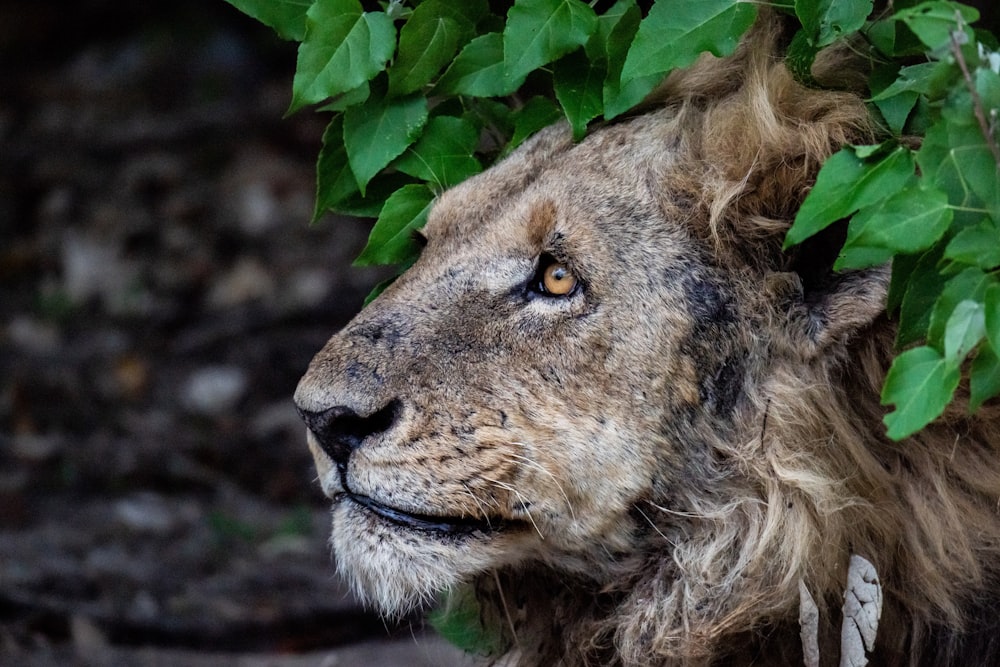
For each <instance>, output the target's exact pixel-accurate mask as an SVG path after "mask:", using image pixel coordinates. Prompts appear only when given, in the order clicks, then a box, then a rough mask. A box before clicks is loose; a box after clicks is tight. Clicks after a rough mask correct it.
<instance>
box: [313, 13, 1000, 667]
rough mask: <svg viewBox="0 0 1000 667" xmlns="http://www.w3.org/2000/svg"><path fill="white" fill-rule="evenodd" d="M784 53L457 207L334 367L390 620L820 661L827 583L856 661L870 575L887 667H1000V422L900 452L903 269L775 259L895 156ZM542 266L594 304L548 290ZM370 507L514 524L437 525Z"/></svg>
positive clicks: (497, 173)
mask: <svg viewBox="0 0 1000 667" xmlns="http://www.w3.org/2000/svg"><path fill="white" fill-rule="evenodd" d="M777 33H778V28H777V27H776V26H775V25H774V21H773V20H772V19H770V18H766V19H764V20H762V21H761V23H760V25H758V26H757V27H756V28H755V29H754V31H753V32H752V34H751V37H750V38H748V40H746V42H745V43H744V44H743V45H742V46H741V48H740V49H739V50H738V52H737V54H736V55H734V56H733V57H731V58H727V59H716V58H711V57H705V58H703V59H702V60H701V61H699V63H698V64H696V65H695V66H694V67H692V68H690V69H689V70H687V71H685V72H681V73H677V74H675V75H673V76H672V77H671V78H670V79H669V80H668V81H667V82H666V84H665V86H664V87H663V89H662V90H661V91H660V93H659V94H658V96H657V102H656V104H655V105H654V107H653V108H650V109H648V110H647V111H646V112H644V113H642V114H640V115H637V116H635V117H633V118H630V119H628V120H624V121H621V122H618V123H614V124H611V125H609V126H607V127H604V128H601V129H599V130H597V131H596V132H594V133H593V134H592V135H591V136H590V137H588V138H587V139H585V140H584V141H583V142H581V143H580V144H578V145H573V144H572V142H571V141H570V137H569V131H568V129H567V128H565V127H562V126H556V127H554V128H550V129H548V130H545V131H543V132H542V133H540V134H539V135H538V136H537V137H535V138H534V139H532V140H531V141H529V142H528V143H527V144H526V145H525V146H524V147H522V148H520V149H519V150H518V151H517V152H515V153H514V154H513V155H512V156H511V157H509V158H508V159H507V160H506V161H504V162H503V163H502V164H500V165H498V166H497V167H495V168H493V169H491V170H489V171H487V172H486V173H484V174H482V175H480V176H478V177H475V178H473V179H471V180H470V181H467V182H466V183H464V184H462V185H461V186H459V187H457V188H455V189H453V190H451V191H449V192H447V193H445V194H444V195H443V196H441V197H440V198H439V201H438V202H437V203H436V204H435V207H434V209H433V211H432V213H431V218H430V220H429V222H428V225H427V229H426V234H427V237H428V245H427V248H426V249H425V251H424V253H423V255H422V257H421V259H420V260H419V261H418V263H417V264H416V265H415V266H414V267H413V268H412V269H410V271H408V272H407V273H406V274H404V275H403V276H402V277H401V278H400V279H399V280H398V281H397V282H396V283H395V284H394V285H393V286H391V287H390V288H389V289H388V290H387V291H386V292H385V293H384V294H383V295H382V296H381V297H380V298H379V299H377V300H376V301H375V302H374V303H373V304H372V305H371V306H370V307H369V308H368V309H366V310H365V311H364V312H363V313H361V314H360V315H359V316H358V317H357V318H356V319H355V320H354V321H353V322H352V323H351V324H350V325H348V326H347V327H346V328H345V330H344V331H342V332H341V333H339V334H338V335H337V336H335V337H334V338H333V339H331V341H330V342H329V343H328V344H327V346H326V347H325V348H324V349H323V351H322V352H320V353H319V354H318V355H317V356H316V358H315V359H314V361H313V363H312V364H311V365H310V368H309V371H308V373H307V374H306V376H305V377H304V378H303V380H302V382H301V383H300V385H299V388H298V390H297V392H296V401H297V403H298V405H299V407H300V409H302V410H303V411H304V412H305V413H307V414H311V415H312V417H310V419H311V420H312V421H311V424H313V426H314V430H318V431H319V433H310V437H309V443H310V447H311V449H312V451H313V453H314V455H315V458H316V463H317V468H318V470H319V474H320V481H321V483H322V486H323V489H324V491H325V492H326V493H327V494H328V495H329V496H330V497H331V498H333V499H334V507H335V509H334V530H333V545H334V550H335V554H336V557H337V559H338V567H339V569H340V571H341V572H342V573H343V574H344V575H345V576H346V577H347V579H348V580H350V581H351V582H353V584H354V585H355V587H356V588H357V590H358V592H359V593H360V594H361V595H363V596H364V597H365V598H366V599H368V600H370V601H371V602H372V603H373V604H375V605H377V606H378V607H379V608H380V609H382V610H383V611H384V612H385V613H387V614H395V613H400V612H403V611H406V610H408V609H411V608H412V607H413V606H415V605H420V604H424V603H426V602H428V601H430V600H431V599H433V598H434V597H435V596H436V595H437V594H438V593H439V592H441V591H449V590H451V591H455V590H457V589H458V588H463V589H465V590H471V591H472V592H473V593H474V595H475V597H476V598H477V599H478V601H479V605H480V616H481V621H482V623H483V624H484V625H485V626H488V627H489V628H490V629H491V630H493V631H496V632H499V633H501V635H502V637H503V639H502V643H503V645H504V646H505V647H506V648H505V649H504V652H503V653H502V654H501V655H498V656H492V658H491V659H492V660H493V661H495V662H496V663H497V664H505V665H538V666H542V665H546V666H547V665H557V664H559V665H567V666H569V665H612V664H621V665H630V666H631V665H635V666H639V665H701V664H706V665H708V664H732V665H742V664H754V665H765V664H774V665H785V664H801V661H802V656H801V646H800V643H799V638H798V633H799V628H798V622H797V619H798V604H799V588H798V587H799V582H800V581H801V582H803V583H804V584H805V586H806V587H807V588H808V590H809V591H810V592H811V593H812V595H813V597H814V598H815V599H816V601H817V602H818V604H819V607H820V614H821V631H820V645H821V649H822V655H823V659H824V661H829V662H830V663H831V664H836V663H837V660H838V656H837V652H838V649H837V643H838V642H837V638H838V637H839V628H840V623H841V619H840V611H839V609H840V605H841V601H842V599H841V596H842V591H843V589H844V584H845V581H846V569H847V566H848V561H849V558H850V556H851V554H859V555H861V556H864V557H865V558H867V559H868V560H869V561H871V562H872V563H873V564H874V565H875V567H876V569H877V570H878V572H879V575H880V577H881V581H882V586H883V593H884V596H885V602H884V611H883V617H882V623H881V626H880V630H879V634H878V640H877V646H876V651H875V653H874V655H873V656H872V660H873V663H875V664H884V665H896V664H911V665H929V664H934V665H939V664H940V665H944V664H952V665H969V664H993V663H996V662H998V661H1000V646H998V640H997V636H998V633H1000V620H998V613H1000V612H998V610H1000V516H998V507H1000V452H998V444H1000V433H998V430H997V427H998V421H997V411H996V407H995V406H992V405H988V406H986V407H985V408H984V409H982V410H981V411H980V413H979V414H978V415H977V416H976V417H975V418H970V417H968V416H967V415H966V414H965V413H964V410H963V409H962V408H961V407H954V408H951V409H949V411H948V413H947V414H946V415H945V416H944V417H943V418H941V419H940V420H938V421H937V422H936V423H935V424H933V425H931V426H930V427H928V428H927V429H925V430H924V431H922V432H921V433H919V434H917V435H916V436H914V437H912V438H910V439H908V440H906V441H904V442H899V443H894V442H891V441H889V440H887V439H886V438H885V437H884V436H883V432H884V428H883V426H882V424H881V417H882V415H883V414H884V409H883V408H881V407H880V406H879V389H880V387H881V384H882V381H883V378H884V374H885V371H886V368H887V366H888V363H889V360H890V358H891V354H892V339H893V335H894V331H893V325H892V323H891V322H890V321H889V320H888V319H887V318H886V316H885V314H884V312H883V303H884V299H885V291H886V285H887V282H888V276H887V269H885V268H881V269H876V270H871V271H864V272H854V273H848V274H840V275H835V274H832V273H831V272H830V266H831V264H832V256H831V252H830V249H831V248H835V247H836V239H832V240H827V239H819V240H817V241H815V242H812V243H808V244H806V245H805V246H803V247H802V248H799V249H796V250H794V251H793V252H790V253H783V252H782V251H781V248H780V246H781V242H782V240H783V236H784V232H785V230H787V228H788V226H789V225H790V223H791V220H792V218H793V217H794V214H795V211H796V210H797V208H798V206H799V204H800V203H801V201H802V198H803V197H804V196H805V194H806V193H807V191H808V189H809V187H810V186H811V184H812V182H813V180H814V178H815V174H816V172H817V170H818V167H819V165H820V164H821V163H822V161H823V160H824V159H825V158H826V157H827V156H828V155H830V154H831V153H832V152H834V151H835V150H837V149H838V148H839V147H840V146H841V145H842V144H844V143H849V142H853V143H864V142H870V141H872V140H874V139H875V137H876V132H875V131H874V130H873V128H872V127H870V125H869V117H868V114H867V111H866V109H865V107H864V105H863V103H862V100H861V98H860V97H859V96H858V95H856V94H853V93H850V92H831V91H829V90H817V89H810V88H806V87H804V86H802V85H799V84H797V83H796V82H794V81H793V80H792V78H791V76H790V75H789V73H788V71H787V70H786V69H785V67H784V65H783V64H782V63H781V62H780V61H778V60H777V59H775V57H774V55H773V54H774V52H775V50H776V49H775V46H774V44H775V41H776V40H777V39H779V38H778V36H777ZM841 56H842V54H841V55H838V54H836V53H828V54H826V55H825V56H824V58H822V59H821V61H820V62H819V63H818V64H817V68H816V70H815V71H814V73H815V74H816V76H817V78H819V79H820V80H829V78H828V75H830V74H831V73H832V74H837V75H840V74H843V73H844V72H846V71H850V70H849V68H846V65H845V63H846V61H845V60H844V59H843V58H842V57H841ZM831 244H832V245H831ZM547 256H553V257H555V258H556V259H558V260H559V261H561V262H564V263H565V264H567V265H568V266H569V267H570V268H571V269H572V270H573V271H574V272H575V273H576V274H577V275H578V277H579V280H580V281H581V288H580V289H579V290H578V291H577V292H575V293H574V294H573V295H571V296H570V297H568V298H553V297H545V296H539V295H537V294H535V293H533V292H532V286H531V284H530V283H531V279H532V276H533V274H534V273H535V271H536V270H537V268H538V263H539V261H543V260H540V259H539V258H540V257H543V258H544V257H547ZM387 406H389V407H387ZM330 408H336V410H340V411H341V412H344V411H347V413H348V414H350V415H353V417H351V419H353V420H354V421H350V422H349V424H350V428H347V427H342V428H341V431H342V432H341V433H340V434H339V435H338V434H337V433H336V429H333V428H332V427H331V429H332V430H330V429H327V428H326V427H325V426H323V427H317V426H316V424H320V421H318V420H321V415H324V414H328V413H325V412H324V411H327V410H329V409H330ZM390 408H391V409H390ZM338 414H340V413H339V412H338ZM371 415H375V417H369V416H371ZM386 415H388V417H387V416H386ZM355 417H357V419H355ZM366 418H368V419H367V421H366ZM331 433H333V435H331ZM338 443H339V444H338ZM344 443H347V444H346V445H345V444H344ZM348 450H349V452H348ZM331 452H340V454H337V456H339V457H341V460H339V461H338V462H337V463H336V464H335V463H334V462H333V461H332V460H331V458H330V453H331ZM345 452H347V453H345ZM348 453H349V456H348ZM345 490H349V491H350V492H351V493H352V494H354V495H355V497H361V496H364V497H368V498H371V499H374V500H375V501H377V502H378V503H380V504H381V505H382V506H389V507H393V508H396V509H397V510H400V511H402V512H408V513H411V514H417V515H422V516H439V517H488V518H490V519H491V520H493V521H495V522H502V523H503V527H502V529H501V530H499V531H496V532H493V531H473V532H470V533H468V534H462V535H458V534H454V535H452V534H443V533H440V532H435V531H432V530H422V529H419V528H414V527H412V526H407V525H406V522H405V521H401V522H400V521H389V520H386V519H385V518H382V517H380V516H379V515H377V514H376V513H373V512H372V511H370V510H368V509H365V508H364V507H362V506H361V505H359V504H358V503H357V502H355V501H354V500H351V499H350V498H349V497H348V496H346V495H344V491H345Z"/></svg>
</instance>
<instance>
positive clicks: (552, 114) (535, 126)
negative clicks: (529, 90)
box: [507, 95, 562, 152]
mask: <svg viewBox="0 0 1000 667" xmlns="http://www.w3.org/2000/svg"><path fill="white" fill-rule="evenodd" d="M561 117H562V114H561V113H559V109H558V108H557V107H556V105H555V104H553V103H552V100H550V99H549V98H547V97H542V96H541V95H538V96H536V97H532V98H531V99H530V100H528V103H527V104H525V105H524V106H523V107H521V108H520V109H518V110H517V111H515V112H514V133H513V134H512V135H511V138H510V144H509V146H508V148H507V151H508V152H509V151H511V150H513V149H514V148H517V147H518V146H520V145H521V143H522V142H523V141H524V140H525V139H527V138H528V137H530V136H531V135H533V134H534V133H535V132H538V131H539V130H541V129H542V128H545V127H548V126H549V125H552V124H553V123H555V122H557V121H558V120H559V119H560V118H561Z"/></svg>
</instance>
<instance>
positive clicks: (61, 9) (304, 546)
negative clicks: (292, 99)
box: [0, 0, 451, 665]
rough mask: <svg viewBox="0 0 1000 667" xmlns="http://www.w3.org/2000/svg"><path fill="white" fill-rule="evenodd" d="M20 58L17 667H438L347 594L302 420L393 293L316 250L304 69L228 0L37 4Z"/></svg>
mask: <svg viewBox="0 0 1000 667" xmlns="http://www.w3.org/2000/svg"><path fill="white" fill-rule="evenodd" d="M0 58H2V60H3V62H4V63H5V65H4V67H3V68H0V663H3V664H39V665H44V664H77V663H79V664H101V665H103V664H116V662H117V663H120V664H154V663H155V662H156V656H157V655H158V654H157V653H156V651H177V650H185V651H188V653H185V654H184V655H182V656H180V657H178V656H176V655H175V656H174V657H173V658H171V659H169V660H167V661H166V664H195V663H197V664H213V663H203V662H199V660H200V659H196V656H197V655H198V652H211V653H213V654H214V653H217V652H230V653H244V654H246V653H251V654H252V653H258V652H266V653H268V654H279V655H284V656H288V659H289V660H292V659H293V658H294V657H295V656H296V655H297V654H301V653H302V652H304V651H326V650H330V649H336V648H337V647H346V646H349V647H351V648H350V650H351V651H353V652H354V653H352V654H351V655H362V654H359V653H357V651H359V650H362V649H358V648H357V642H362V641H366V640H376V641H375V643H374V644H372V643H367V644H364V645H363V647H364V648H363V650H365V651H369V653H365V654H363V655H374V656H378V655H381V654H380V653H378V651H380V650H383V649H382V648H381V647H383V646H390V645H392V646H391V647H390V648H387V649H385V650H387V651H390V653H391V655H398V656H402V657H399V658H397V659H398V660H399V661H398V662H379V660H380V659H379V658H377V657H376V658H371V660H372V662H370V663H368V664H423V663H422V662H421V660H423V659H424V657H426V656H427V655H430V654H431V653H433V651H434V650H437V648H435V647H436V646H437V645H436V644H434V643H433V642H431V645H430V646H429V647H428V646H423V647H421V648H419V649H416V648H415V649H414V651H410V652H407V651H406V650H402V649H399V648H397V647H398V646H399V642H387V641H386V640H387V639H388V638H393V637H394V638H399V637H402V638H404V639H405V640H407V641H408V642H409V644H408V645H409V646H411V648H414V647H415V645H413V643H412V640H411V639H409V635H410V634H411V633H414V632H421V631H422V630H421V629H420V628H415V627H413V624H411V623H410V622H404V623H402V624H400V625H399V626H398V627H395V626H394V627H387V626H386V625H385V624H384V623H383V621H381V620H380V619H378V618H377V617H376V616H374V615H373V614H371V613H370V612H366V611H364V610H363V609H361V608H360V606H359V605H358V603H357V602H356V601H354V600H353V598H351V597H350V596H349V595H348V593H347V592H346V591H345V590H344V589H343V587H342V585H341V584H340V583H339V582H338V580H337V579H336V577H335V576H334V568H333V566H332V563H331V556H330V553H329V547H328V546H327V543H326V542H327V537H328V534H329V516H328V510H327V503H326V502H325V499H323V498H322V497H321V494H320V493H319V490H318V487H317V486H316V484H315V483H314V482H315V472H314V471H313V469H312V462H311V459H310V457H309V454H308V452H307V449H306V447H305V443H304V427H303V426H302V424H301V422H300V421H299V418H298V416H297V415H296V413H295V410H294V407H293V405H292V403H291V394H292V391H293V390H294V387H295V384H296V382H297V381H298V378H299V376H300V375H301V373H302V372H303V371H304V370H305V368H306V365H307V364H308V362H309V359H310V358H311V356H312V355H313V354H314V353H315V352H316V351H317V350H318V349H319V348H320V347H321V346H322V344H323V342H324V341H325V340H326V338H327V337H328V336H329V335H330V334H331V333H332V332H333V331H335V330H336V329H337V328H338V327H340V326H341V325H343V324H344V323H345V322H346V321H347V319H348V318H349V317H350V316H351V315H352V314H353V313H354V312H356V311H357V310H358V309H359V308H360V306H361V302H362V299H363V297H364V295H365V293H366V292H367V291H368V289H369V288H370V287H371V285H373V284H374V283H375V282H377V281H378V280H379V279H381V277H383V276H382V275H381V274H379V273H377V272H372V271H362V270H359V269H354V268H351V266H350V262H351V259H352V258H353V257H354V256H355V255H357V253H358V252H359V251H360V249H361V247H362V246H363V245H364V242H365V238H366V236H367V231H368V224H367V223H365V222H363V221H352V220H344V219H334V218H333V217H329V216H328V217H327V218H324V219H323V220H322V221H321V222H320V223H319V224H317V225H315V226H310V225H309V220H310V218H311V216H312V207H313V194H314V174H313V163H314V161H315V159H316V155H317V154H318V151H319V147H320V143H321V136H322V132H323V129H324V124H325V120H326V118H325V117H324V116H322V115H319V114H315V113H312V112H304V113H300V114H298V115H296V116H294V117H292V118H289V119H283V115H284V110H285V108H286V106H287V104H288V100H289V96H290V86H291V79H292V73H293V71H294V65H295V48H294V45H291V44H287V43H281V42H280V41H278V40H277V39H276V38H275V37H274V35H273V33H271V31H270V30H269V29H267V28H265V27H263V26H261V25H259V24H258V23H256V22H255V21H252V20H250V19H247V18H245V17H244V16H242V15H241V14H240V13H239V12H237V11H236V10H235V9H233V8H232V7H230V6H229V5H227V4H225V3H224V2H222V0H218V1H217V2H216V1H213V2H201V1H199V2H194V1H182V2H151V3H112V2H107V1H104V0H89V1H83V2H78V3H69V4H53V3H36V2H29V1H27V0H17V1H14V2H7V3H4V4H3V5H2V6H0ZM428 641H429V640H428ZM140 647H145V648H140ZM133 650H134V651H140V650H141V651H142V653H141V654H140V653H129V651H133ZM150 651H152V652H150ZM191 651H193V652H194V653H191ZM371 651H375V653H370V652H371ZM428 651H430V652H431V653H428ZM386 655H389V654H388V653H387V654H386ZM434 655H436V656H437V657H436V658H435V664H443V663H442V662H441V660H442V659H444V658H442V657H441V656H442V655H445V656H447V655H451V654H450V653H448V652H444V653H440V651H439V653H436V654H434ZM413 656H416V657H413ZM421 656H423V657H421ZM368 659H369V658H365V660H368ZM386 659H388V658H386ZM218 664H227V661H226V660H224V659H222V660H220V662H219V663H218ZM268 664H283V663H281V662H277V663H276V662H274V661H272V662H269V663H268ZM289 664H291V663H289ZM295 664H299V663H295ZM338 664H340V663H338ZM345 664H346V663H345Z"/></svg>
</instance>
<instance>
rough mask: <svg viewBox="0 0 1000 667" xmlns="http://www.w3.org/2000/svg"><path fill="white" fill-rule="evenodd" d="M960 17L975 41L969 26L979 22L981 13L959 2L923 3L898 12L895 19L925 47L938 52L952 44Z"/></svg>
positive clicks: (964, 28) (965, 28)
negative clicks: (953, 33) (952, 35)
mask: <svg viewBox="0 0 1000 667" xmlns="http://www.w3.org/2000/svg"><path fill="white" fill-rule="evenodd" d="M958 16H961V17H962V22H963V24H964V25H963V26H962V28H963V30H964V32H965V33H966V34H967V35H968V37H969V39H970V40H972V39H975V36H974V34H973V32H972V30H971V29H970V28H969V24H970V23H974V22H976V21H977V20H979V12H978V11H977V10H976V9H974V8H972V7H969V6H968V5H963V4H961V3H958V2H938V1H934V2H923V3H920V4H919V5H917V6H916V7H911V8H909V9H903V10H900V11H898V12H896V15H895V17H894V18H895V19H896V20H898V21H902V22H903V23H905V24H906V27H908V28H909V29H910V30H911V31H912V32H913V34H914V35H916V36H917V37H918V38H919V39H920V41H921V42H923V43H924V46H926V47H927V48H928V49H930V50H931V51H936V50H938V49H940V48H942V47H946V46H947V45H948V44H949V43H950V41H951V33H952V31H953V30H956V29H957V28H958V21H957V18H958Z"/></svg>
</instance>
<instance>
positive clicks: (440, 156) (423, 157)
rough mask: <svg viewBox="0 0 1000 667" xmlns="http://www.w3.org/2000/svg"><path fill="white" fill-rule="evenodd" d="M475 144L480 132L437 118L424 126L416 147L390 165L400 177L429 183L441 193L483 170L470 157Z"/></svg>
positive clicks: (466, 123) (451, 119) (469, 125)
mask: <svg viewBox="0 0 1000 667" xmlns="http://www.w3.org/2000/svg"><path fill="white" fill-rule="evenodd" d="M478 143H479V130H478V129H477V128H476V126H475V125H473V124H472V123H471V122H469V121H467V120H464V119H462V118H455V117H453V116H437V117H435V118H432V119H431V120H430V121H429V122H428V123H427V127H426V128H425V129H424V133H423V135H421V137H420V139H419V140H418V141H417V143H415V144H414V145H412V146H410V147H409V148H408V149H407V150H406V152H405V153H403V155H402V156H401V157H400V158H399V159H398V160H396V162H395V163H393V164H394V166H395V167H396V169H399V170H400V171H402V172H403V173H406V174H409V175H411V176H415V177H417V178H422V179H424V180H425V181H430V182H431V183H434V184H435V185H437V186H438V187H439V188H441V189H444V188H450V187H452V186H453V185H458V184H459V183H461V182H462V181H464V180H465V179H466V178H468V177H469V176H472V175H474V174H478V173H479V172H480V171H482V170H483V166H482V165H481V164H480V163H479V160H477V159H476V158H475V157H474V156H473V155H472V154H473V152H474V151H475V150H476V145H477V144H478Z"/></svg>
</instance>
